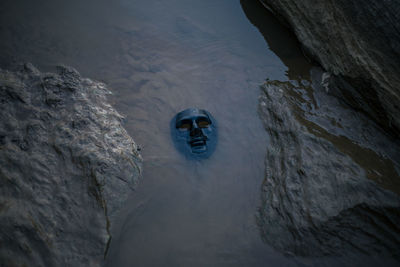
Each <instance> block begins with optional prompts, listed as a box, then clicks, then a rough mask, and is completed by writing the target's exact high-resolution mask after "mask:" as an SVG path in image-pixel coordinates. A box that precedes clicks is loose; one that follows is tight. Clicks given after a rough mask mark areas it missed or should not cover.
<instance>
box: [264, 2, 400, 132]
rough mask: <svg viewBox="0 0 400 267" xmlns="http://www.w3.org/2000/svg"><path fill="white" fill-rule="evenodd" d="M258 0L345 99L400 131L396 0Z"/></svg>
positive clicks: (399, 6)
mask: <svg viewBox="0 0 400 267" xmlns="http://www.w3.org/2000/svg"><path fill="white" fill-rule="evenodd" d="M260 1H261V2H262V3H264V4H265V6H267V7H268V8H269V9H271V10H272V11H273V12H274V13H275V14H276V15H277V16H278V17H280V18H281V19H282V20H284V21H285V22H286V23H287V24H289V26H290V28H292V29H293V31H294V32H295V34H296V36H297V37H298V39H299V40H300V42H301V43H302V45H303V47H304V49H305V51H306V52H307V54H309V55H311V57H312V58H313V59H315V60H316V61H318V62H319V63H320V64H321V65H322V66H323V67H324V68H325V69H326V70H327V71H329V72H330V73H331V74H333V77H335V79H334V80H335V82H332V85H334V84H336V87H337V88H340V89H341V96H342V97H343V99H346V101H347V102H348V103H350V104H351V105H352V106H353V107H356V108H357V109H360V110H363V111H364V112H366V114H368V115H369V116H371V117H372V118H374V119H375V121H376V122H378V123H379V124H380V125H382V126H383V127H385V128H386V129H388V130H391V131H393V132H394V134H395V135H397V136H398V135H399V133H400V116H399V114H400V2H399V1H397V0H388V1H371V0H361V1H346V0H337V1H329V0H324V1H312V0H304V1H296V0H260Z"/></svg>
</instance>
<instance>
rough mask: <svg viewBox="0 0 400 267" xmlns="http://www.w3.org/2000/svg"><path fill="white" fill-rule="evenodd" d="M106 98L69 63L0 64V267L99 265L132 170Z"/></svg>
mask: <svg viewBox="0 0 400 267" xmlns="http://www.w3.org/2000/svg"><path fill="white" fill-rule="evenodd" d="M107 94H110V92H109V91H108V89H107V88H106V86H105V85H104V84H102V83H99V82H95V81H92V80H89V79H85V78H82V77H81V76H80V75H79V73H78V72H77V71H76V70H74V69H72V68H68V67H59V69H58V74H53V73H41V72H39V71H38V70H37V69H35V67H33V66H32V65H31V64H26V65H25V66H24V68H23V69H22V70H20V71H17V72H9V71H5V70H0V166H1V168H0V184H1V185H0V192H1V193H0V229H1V231H0V262H1V265H2V266H99V265H102V261H103V258H104V256H105V253H106V250H107V246H108V243H109V241H110V233H109V227H110V225H109V218H110V216H112V215H113V213H115V211H116V210H117V209H118V207H119V206H120V204H121V203H122V202H123V201H124V200H125V199H126V198H127V195H128V194H129V192H131V189H132V188H134V187H135V185H136V183H137V182H138V179H139V174H140V170H141V156H140V155H139V154H138V151H137V146H136V144H135V143H134V141H133V140H132V139H131V137H130V136H129V135H128V134H127V132H126V131H125V129H124V128H123V127H122V125H121V119H122V117H121V115H119V114H118V113H117V112H116V111H115V110H114V109H113V108H112V107H111V106H110V105H109V104H108V103H107V101H106V95H107Z"/></svg>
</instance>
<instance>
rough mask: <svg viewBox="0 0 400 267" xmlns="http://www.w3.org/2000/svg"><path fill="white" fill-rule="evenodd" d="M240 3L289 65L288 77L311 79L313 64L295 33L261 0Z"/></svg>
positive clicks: (247, 15) (277, 53)
mask: <svg viewBox="0 0 400 267" xmlns="http://www.w3.org/2000/svg"><path fill="white" fill-rule="evenodd" d="M240 4H241V6H242V8H243V11H244V13H245V14H246V17H247V18H248V19H249V21H250V22H251V23H252V24H253V25H254V26H255V27H257V29H258V30H259V31H260V33H261V34H262V35H263V37H264V39H265V41H266V42H267V44H268V47H269V49H271V51H273V52H274V53H275V54H276V55H277V56H278V57H279V58H280V59H281V60H282V62H283V63H284V64H285V65H286V66H287V67H288V70H287V76H288V78H289V79H290V80H302V79H306V80H309V79H310V69H311V67H312V65H311V64H310V63H309V62H308V61H307V60H306V58H305V57H304V54H303V51H302V50H301V46H300V43H299V42H298V40H297V38H296V37H295V36H294V34H293V33H292V32H291V31H290V30H289V29H288V28H286V27H284V26H282V24H281V23H280V22H279V20H278V19H277V18H276V17H275V16H274V15H273V14H272V13H271V12H270V11H268V10H267V9H266V8H265V7H264V6H263V5H262V4H261V3H260V1H252V0H240Z"/></svg>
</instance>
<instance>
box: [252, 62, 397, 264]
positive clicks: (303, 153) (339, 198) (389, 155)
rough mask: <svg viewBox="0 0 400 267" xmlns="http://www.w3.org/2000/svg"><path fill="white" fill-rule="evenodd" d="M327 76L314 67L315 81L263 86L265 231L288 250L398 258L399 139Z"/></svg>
mask: <svg viewBox="0 0 400 267" xmlns="http://www.w3.org/2000/svg"><path fill="white" fill-rule="evenodd" d="M327 77H328V75H327V73H322V72H321V71H320V70H317V69H313V71H312V83H311V84H307V83H306V81H304V83H303V84H296V83H295V82H280V81H267V82H266V83H265V84H264V86H263V87H262V93H261V96H260V105H259V114H260V117H261V119H262V120H263V123H264V127H265V129H266V131H267V134H268V137H269V144H268V148H267V155H266V159H265V164H266V175H265V180H264V183H263V186H262V194H261V195H262V205H261V208H260V216H259V224H260V227H261V230H262V235H263V237H264V239H265V240H266V241H267V242H268V243H270V244H271V245H273V246H274V247H275V248H276V249H278V250H280V251H283V252H286V253H288V254H294V255H298V256H304V257H310V256H317V257H322V256H340V257H350V256H351V257H353V256H354V257H356V256H355V255H361V256H359V257H358V259H367V258H368V257H371V259H367V260H365V261H367V263H368V262H369V264H370V265H372V266H374V265H375V266H376V264H378V263H379V264H382V265H385V264H384V260H385V259H386V260H388V261H390V259H397V260H398V259H399V258H400V254H399V251H400V227H399V225H398V223H397V222H398V221H399V220H400V197H399V194H400V176H399V173H400V171H399V170H400V164H399V162H400V149H399V148H400V144H399V142H398V140H396V139H393V138H392V137H391V136H390V135H387V134H386V133H385V132H384V131H383V130H382V129H381V128H380V127H379V126H378V125H376V124H375V123H374V122H373V121H371V120H370V119H369V118H368V117H366V116H365V115H363V113H360V112H356V111H354V110H352V109H349V108H348V106H347V105H346V104H345V103H342V101H341V100H340V98H337V97H336V96H335V92H332V91H330V90H326V88H327V83H329V79H328V78H327ZM377 259H378V261H377V262H376V261H374V260H377ZM370 260H371V261H370ZM344 262H345V263H346V264H344V265H345V266H354V265H352V264H354V262H350V261H348V260H346V261H344ZM371 262H372V263H371ZM386 263H388V262H386ZM336 264H337V263H336ZM388 264H389V263H388ZM391 264H393V262H391ZM397 264H398V263H397ZM389 265H390V264H389ZM368 266H369V265H368ZM386 266H388V265H386Z"/></svg>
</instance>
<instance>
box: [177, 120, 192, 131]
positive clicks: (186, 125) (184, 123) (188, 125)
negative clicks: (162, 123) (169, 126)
mask: <svg viewBox="0 0 400 267" xmlns="http://www.w3.org/2000/svg"><path fill="white" fill-rule="evenodd" d="M176 128H178V129H179V130H180V131H189V130H190V129H191V128H192V123H191V122H190V121H182V122H180V123H179V124H178V125H177V127H176Z"/></svg>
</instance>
